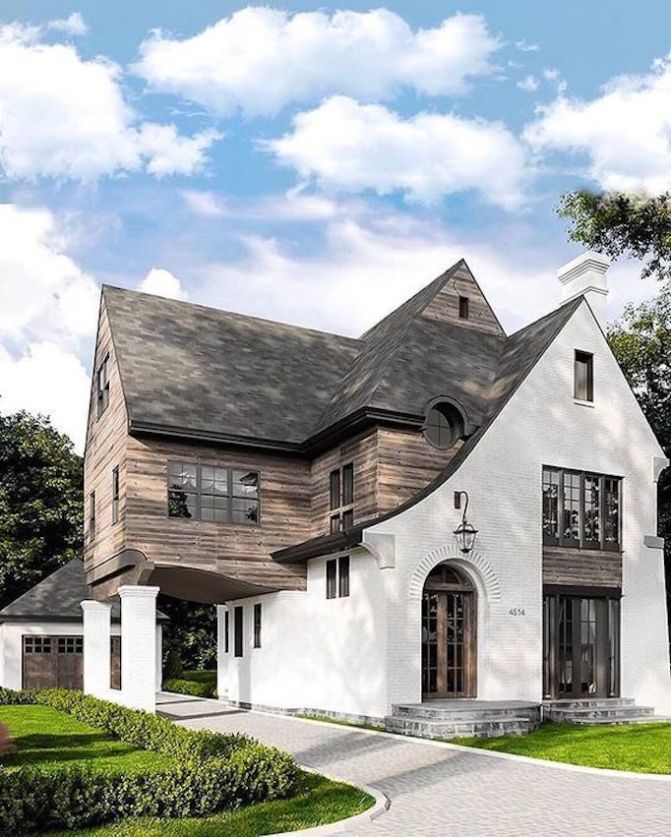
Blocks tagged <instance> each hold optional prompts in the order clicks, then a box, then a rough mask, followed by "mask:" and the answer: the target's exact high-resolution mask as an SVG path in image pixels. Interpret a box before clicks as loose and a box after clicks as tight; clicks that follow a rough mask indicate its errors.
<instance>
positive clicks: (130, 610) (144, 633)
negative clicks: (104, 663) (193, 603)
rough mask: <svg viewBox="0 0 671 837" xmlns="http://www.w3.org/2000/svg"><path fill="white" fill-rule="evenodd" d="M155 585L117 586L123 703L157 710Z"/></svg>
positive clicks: (157, 591) (147, 709) (137, 707)
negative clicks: (119, 613) (119, 608)
mask: <svg viewBox="0 0 671 837" xmlns="http://www.w3.org/2000/svg"><path fill="white" fill-rule="evenodd" d="M158 593H159V588H158V587H141V586H139V585H138V586H131V585H126V586H123V587H119V596H120V598H121V695H122V701H123V703H124V704H125V705H126V706H130V707H132V708H133V709H144V710H145V711H147V712H155V711H156V597H157V596H158Z"/></svg>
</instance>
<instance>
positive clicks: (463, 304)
mask: <svg viewBox="0 0 671 837" xmlns="http://www.w3.org/2000/svg"><path fill="white" fill-rule="evenodd" d="M469 307H470V301H469V299H468V297H467V296H460V297H459V319H460V320H467V319H468V314H469Z"/></svg>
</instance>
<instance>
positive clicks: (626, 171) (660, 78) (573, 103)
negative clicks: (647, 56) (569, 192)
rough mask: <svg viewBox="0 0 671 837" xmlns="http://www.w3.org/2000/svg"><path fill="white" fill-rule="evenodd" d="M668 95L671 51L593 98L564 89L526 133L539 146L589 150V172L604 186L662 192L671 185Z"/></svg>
mask: <svg viewBox="0 0 671 837" xmlns="http://www.w3.org/2000/svg"><path fill="white" fill-rule="evenodd" d="M546 77H548V76H547V75H546ZM670 97H671V57H670V58H667V59H665V60H663V61H657V62H655V64H654V65H653V67H652V69H651V70H650V72H649V73H647V74H645V75H641V76H619V77H616V78H614V79H612V80H611V82H610V83H609V84H608V85H606V86H605V87H604V88H603V89H602V91H601V93H600V94H599V95H598V96H596V97H595V98H593V99H591V100H587V101H583V100H579V99H571V98H569V97H567V96H566V95H563V93H562V92H561V91H560V95H559V96H558V97H557V99H556V100H555V101H554V102H552V103H551V104H550V105H548V106H547V107H543V108H541V109H540V113H539V117H538V119H536V120H535V121H534V122H532V123H531V124H530V125H528V126H527V128H526V129H525V132H524V136H525V138H526V140H527V141H528V142H529V143H530V144H531V146H532V147H533V148H534V149H535V150H537V151H540V152H545V151H549V150H557V151H562V152H577V153H580V154H584V155H586V157H587V160H588V164H587V171H586V174H587V175H588V176H589V177H590V178H591V179H592V180H594V181H595V182H596V183H598V185H599V186H600V187H602V188H604V189H616V190H625V191H635V190H643V191H646V192H650V193H659V192H663V191H666V190H668V189H671V109H670V108H669V101H670Z"/></svg>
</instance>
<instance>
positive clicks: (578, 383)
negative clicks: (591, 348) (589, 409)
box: [573, 349, 594, 401]
mask: <svg viewBox="0 0 671 837" xmlns="http://www.w3.org/2000/svg"><path fill="white" fill-rule="evenodd" d="M573 395H574V397H575V398H576V399H577V400H578V401H594V355H592V354H590V353H589V352H581V351H579V350H578V349H576V352H575V361H574V390H573Z"/></svg>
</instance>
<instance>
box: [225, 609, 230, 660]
mask: <svg viewBox="0 0 671 837" xmlns="http://www.w3.org/2000/svg"><path fill="white" fill-rule="evenodd" d="M228 622H229V619H228V611H227V610H225V611H224V654H228V649H229V640H228V631H229V624H228Z"/></svg>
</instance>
